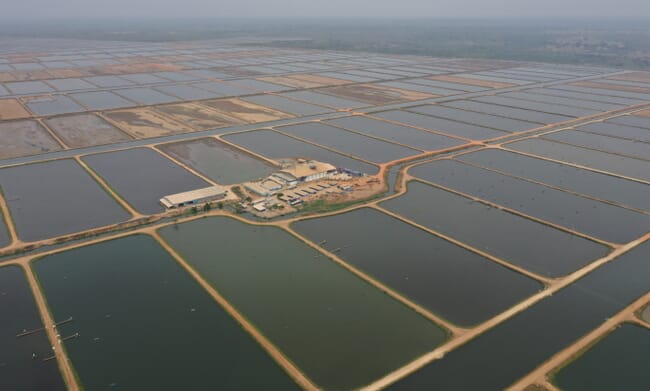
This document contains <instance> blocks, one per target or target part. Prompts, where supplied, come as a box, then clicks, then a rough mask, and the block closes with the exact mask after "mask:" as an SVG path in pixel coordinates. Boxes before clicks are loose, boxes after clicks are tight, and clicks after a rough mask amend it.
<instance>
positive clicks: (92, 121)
mask: <svg viewBox="0 0 650 391" xmlns="http://www.w3.org/2000/svg"><path fill="white" fill-rule="evenodd" d="M44 121H45V123H46V124H47V126H48V127H49V128H50V129H52V131H53V132H55V133H56V134H57V136H59V137H60V138H61V140H63V142H64V143H65V144H66V145H67V146H69V147H71V148H83V147H89V146H93V145H103V144H112V143H117V142H120V141H127V140H131V137H129V136H127V135H126V133H123V132H122V131H121V130H119V129H117V128H116V127H114V126H113V125H111V124H109V123H108V122H106V121H105V120H104V119H102V118H100V117H98V116H96V115H94V114H77V115H67V116H60V117H52V118H47V119H45V120H44Z"/></svg>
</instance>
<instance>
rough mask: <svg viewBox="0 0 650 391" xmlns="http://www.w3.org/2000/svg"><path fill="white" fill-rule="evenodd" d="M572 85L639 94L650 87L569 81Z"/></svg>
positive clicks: (649, 92) (649, 90)
mask: <svg viewBox="0 0 650 391" xmlns="http://www.w3.org/2000/svg"><path fill="white" fill-rule="evenodd" d="M571 85H572V86H578V87H589V88H602V89H606V90H614V91H627V92H638V93H641V94H650V88H644V87H636V86H625V85H617V84H609V83H599V82H597V81H581V82H577V83H571Z"/></svg>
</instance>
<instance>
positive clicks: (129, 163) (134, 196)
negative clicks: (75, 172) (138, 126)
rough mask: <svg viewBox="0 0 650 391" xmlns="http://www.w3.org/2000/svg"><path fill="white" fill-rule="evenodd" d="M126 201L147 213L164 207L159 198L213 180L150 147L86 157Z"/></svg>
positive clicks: (94, 169)
mask: <svg viewBox="0 0 650 391" xmlns="http://www.w3.org/2000/svg"><path fill="white" fill-rule="evenodd" d="M83 161H84V162H86V164H88V166H90V168H92V169H93V171H95V172H96V173H97V174H99V176H101V177H102V178H103V179H104V180H105V181H106V182H107V183H108V185H109V186H110V187H111V188H112V189H113V190H115V191H116V192H117V193H118V194H119V195H120V196H121V197H122V198H124V200H125V201H126V202H128V203H129V204H130V205H131V206H133V207H134V208H135V209H136V210H138V211H139V212H141V213H144V214H154V213H159V212H162V211H163V210H164V208H163V207H162V206H161V205H160V203H159V200H160V199H161V198H162V197H164V196H166V195H170V194H176V193H182V192H185V191H190V190H195V189H200V188H203V187H207V186H209V183H207V182H205V181H204V180H203V179H201V178H199V177H197V176H196V175H194V174H192V173H191V172H189V171H187V170H186V169H184V168H183V167H181V166H179V165H178V164H176V163H174V162H173V161H171V160H170V159H168V158H166V157H164V156H163V155H161V154H160V153H159V152H157V151H155V150H153V149H150V148H133V149H127V150H123V151H116V152H107V153H100V154H96V155H88V156H85V157H83Z"/></svg>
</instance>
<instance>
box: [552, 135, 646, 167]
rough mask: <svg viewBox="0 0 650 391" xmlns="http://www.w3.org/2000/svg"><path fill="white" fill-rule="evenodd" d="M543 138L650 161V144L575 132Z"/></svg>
mask: <svg viewBox="0 0 650 391" xmlns="http://www.w3.org/2000/svg"><path fill="white" fill-rule="evenodd" d="M544 138H545V139H547V140H551V141H559V142H563V143H567V144H572V145H576V146H578V147H586V148H592V149H596V150H598V151H603V152H609V153H614V154H617V155H623V156H629V157H634V158H639V159H645V160H650V143H642V142H638V141H633V140H624V139H620V138H614V137H608V136H602V135H599V134H592V133H586V132H580V131H576V130H565V131H561V132H557V133H551V134H547V135H545V136H544Z"/></svg>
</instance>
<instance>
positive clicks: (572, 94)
mask: <svg viewBox="0 0 650 391" xmlns="http://www.w3.org/2000/svg"><path fill="white" fill-rule="evenodd" d="M526 91H529V92H534V93H537V94H543V95H548V96H559V97H562V98H568V99H581V100H585V101H590V102H600V103H612V104H614V103H615V104H618V105H623V106H631V105H638V104H639V103H643V100H641V99H630V98H622V97H616V96H603V95H595V94H592V93H589V92H577V91H566V90H557V89H554V88H533V89H530V90H526Z"/></svg>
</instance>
